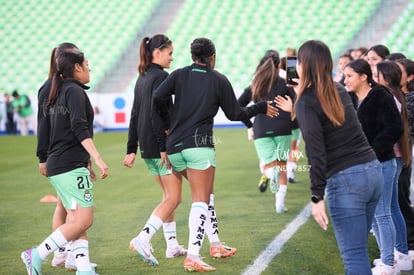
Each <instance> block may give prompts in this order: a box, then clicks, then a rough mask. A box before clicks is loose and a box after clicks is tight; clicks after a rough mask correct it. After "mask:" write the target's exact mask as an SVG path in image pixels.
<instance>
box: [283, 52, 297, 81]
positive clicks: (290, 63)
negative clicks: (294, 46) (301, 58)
mask: <svg viewBox="0 0 414 275" xmlns="http://www.w3.org/2000/svg"><path fill="white" fill-rule="evenodd" d="M296 63H297V58H296V56H288V57H287V59H286V83H287V84H291V85H297V84H298V83H296V82H294V81H292V79H293V78H299V76H298V73H297V72H296Z"/></svg>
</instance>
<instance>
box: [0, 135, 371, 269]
mask: <svg viewBox="0 0 414 275" xmlns="http://www.w3.org/2000/svg"><path fill="white" fill-rule="evenodd" d="M0 140H1V145H0V156H1V158H0V187H1V193H0V205H1V207H0V236H1V238H0V274H25V268H24V265H23V263H22V262H21V260H20V253H21V251H23V250H24V249H27V248H29V247H32V246H36V245H38V244H39V243H40V242H41V241H42V240H43V239H44V238H45V237H47V236H48V235H49V234H50V233H51V218H52V213H53V210H54V206H55V205H54V204H53V203H40V202H39V200H40V198H41V197H43V196H44V195H46V194H54V190H53V188H52V187H51V185H50V184H49V182H48V180H47V179H46V178H44V177H43V176H41V175H40V174H39V172H38V162H37V158H36V156H35V145H36V138H35V137H33V136H29V137H16V136H12V137H10V136H5V137H1V138H0ZM126 141H127V133H126V132H119V133H101V134H97V135H96V136H95V143H96V145H97V147H98V150H99V151H100V153H101V155H102V156H103V158H104V160H105V161H106V163H107V164H108V166H109V177H108V178H107V179H105V180H98V181H97V182H96V183H95V185H94V195H95V219H94V225H93V227H92V228H91V229H90V230H89V232H88V235H89V242H90V256H91V260H92V261H93V262H96V263H98V272H99V274H100V275H105V274H111V275H118V274H122V275H129V274H131V275H132V274H177V273H184V269H183V261H184V259H183V258H176V259H168V260H167V259H165V258H164V254H165V241H164V237H163V234H162V230H161V231H160V232H158V233H157V234H156V235H155V236H154V238H153V240H152V245H153V247H154V249H155V252H154V255H155V257H157V259H158V260H159V263H160V265H159V266H156V267H150V266H146V265H145V264H144V263H143V262H142V260H141V259H140V258H139V257H138V256H137V255H136V254H134V253H133V252H131V251H130V250H128V244H129V241H130V239H131V238H133V237H134V236H135V235H136V234H137V233H138V232H139V231H140V230H141V228H142V226H143V225H144V223H145V221H146V220H147V219H148V217H149V215H150V214H151V212H152V210H153V208H154V207H155V206H156V205H157V204H158V203H159V201H160V198H161V192H160V189H159V187H158V186H157V184H156V183H155V181H154V180H153V179H152V177H151V176H150V175H149V173H148V171H147V169H146V167H145V165H144V163H143V162H142V160H141V159H137V162H136V164H135V167H133V168H132V169H128V168H126V167H124V166H122V163H121V162H122V160H123V158H124V156H125V152H126ZM215 142H216V154H217V166H218V168H217V170H216V181H215V193H216V197H215V205H216V210H217V215H218V219H219V228H220V239H221V240H222V241H224V242H226V243H227V244H228V245H231V246H234V247H237V249H238V253H237V254H236V255H235V256H234V257H232V258H229V259H219V260H217V259H211V258H210V256H209V255H208V249H209V244H208V240H207V239H205V242H204V245H203V248H202V251H201V254H202V255H203V256H205V257H206V258H205V261H206V262H207V263H209V264H211V265H213V266H214V267H216V268H217V271H216V272H215V274H240V273H242V272H243V271H244V270H245V269H246V268H247V267H248V266H249V265H250V264H252V263H253V261H254V259H255V258H256V257H257V256H258V255H259V254H260V253H261V252H262V250H263V249H264V248H265V247H266V246H267V245H268V244H269V243H270V242H271V241H272V240H273V239H274V237H275V236H276V235H278V234H279V233H280V232H281V231H282V230H283V229H284V228H285V227H286V225H287V224H288V223H289V222H290V221H292V220H293V219H294V218H295V217H296V216H297V215H298V214H299V213H300V211H301V210H302V209H303V208H304V207H305V206H306V205H307V204H308V203H309V197H310V195H309V194H310V191H309V174H308V172H306V171H302V172H297V173H296V177H297V178H298V180H299V181H300V182H299V183H295V184H290V185H289V187H288V193H287V197H286V207H287V208H288V209H289V211H288V212H287V213H284V214H276V213H275V208H274V195H273V194H272V193H271V192H270V191H269V190H267V192H265V193H260V192H259V190H258V188H257V183H258V180H259V178H260V173H259V169H258V160H257V156H256V153H255V150H254V146H253V143H252V142H251V141H248V140H247V133H246V130H245V129H238V128H235V129H233V128H232V129H216V130H215ZM301 151H302V152H304V149H303V143H302V144H301ZM303 165H306V159H305V158H300V159H299V167H304V166H303ZM190 203H191V198H190V193H189V187H188V184H187V182H185V181H184V182H183V202H182V204H181V205H180V206H179V207H178V209H177V210H176V221H177V232H178V240H179V242H180V243H181V244H183V245H185V246H187V238H188V236H187V235H188V228H187V219H188V213H189V209H190ZM377 257H378V249H377V247H376V243H375V241H374V240H373V238H372V236H370V258H371V259H374V258H377ZM51 259H52V257H51V256H49V258H48V260H47V262H45V264H44V265H43V274H44V275H48V274H68V273H67V272H66V271H65V270H64V269H63V268H52V267H51V266H50V262H51ZM343 273H344V269H343V264H342V261H341V259H340V257H339V252H338V249H337V245H336V241H335V238H334V235H333V231H332V226H331V225H330V226H329V228H328V230H327V231H326V232H325V231H323V230H321V229H320V228H319V226H318V225H317V224H316V223H315V222H314V221H313V219H312V218H310V219H309V220H308V221H307V222H306V223H305V224H304V225H303V226H302V227H301V228H300V229H299V230H298V232H297V233H296V234H295V235H294V236H293V238H292V239H290V240H289V241H288V242H287V244H286V245H285V246H284V247H283V248H282V252H281V253H280V254H279V255H277V256H276V257H275V258H274V259H273V260H272V261H271V263H270V265H269V266H268V268H267V269H266V270H265V271H264V272H263V273H262V274H343Z"/></svg>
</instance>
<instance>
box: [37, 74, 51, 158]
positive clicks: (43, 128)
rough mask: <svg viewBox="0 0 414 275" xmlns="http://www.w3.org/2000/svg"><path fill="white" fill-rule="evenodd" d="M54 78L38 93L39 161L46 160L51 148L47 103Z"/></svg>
mask: <svg viewBox="0 0 414 275" xmlns="http://www.w3.org/2000/svg"><path fill="white" fill-rule="evenodd" d="M51 86H52V79H51V78H49V79H48V80H47V81H46V82H45V83H44V84H43V85H42V86H41V87H40V89H39V92H38V95H37V101H38V109H37V110H38V111H37V150H36V156H37V157H38V158H39V162H40V163H43V162H46V159H47V150H48V149H49V135H50V125H48V123H49V120H48V119H47V109H46V103H47V99H48V98H49V93H50V88H51Z"/></svg>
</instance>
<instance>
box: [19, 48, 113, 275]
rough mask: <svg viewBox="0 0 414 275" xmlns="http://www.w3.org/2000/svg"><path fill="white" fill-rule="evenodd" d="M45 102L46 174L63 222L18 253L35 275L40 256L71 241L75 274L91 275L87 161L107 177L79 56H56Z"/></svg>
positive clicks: (76, 52)
mask: <svg viewBox="0 0 414 275" xmlns="http://www.w3.org/2000/svg"><path fill="white" fill-rule="evenodd" d="M56 60H57V68H58V71H57V72H56V73H54V75H53V79H52V88H51V91H50V95H49V98H48V103H47V108H48V112H47V114H48V116H47V119H48V123H46V124H45V125H47V126H48V127H50V129H49V132H50V137H49V149H48V152H47V163H46V170H47V175H48V177H49V179H50V181H51V183H52V185H53V187H54V188H55V190H56V192H57V194H58V195H59V197H60V198H61V200H62V203H63V205H64V207H65V208H66V211H67V219H66V222H65V223H64V224H62V225H61V226H59V228H58V229H56V230H55V231H54V232H53V233H52V234H51V235H50V236H49V237H47V238H46V239H45V240H44V241H43V242H42V243H41V244H40V245H39V246H37V247H36V248H32V249H28V250H25V251H24V252H22V255H21V256H22V259H23V262H24V263H25V265H26V268H27V271H28V274H41V273H42V271H41V269H42V262H43V260H44V259H46V257H47V256H48V255H49V254H50V253H52V252H54V251H56V250H57V249H59V248H61V247H63V246H64V245H66V244H67V243H68V241H72V243H71V248H72V250H73V252H74V253H75V262H76V267H77V271H78V272H79V273H81V274H85V275H94V274H95V271H94V269H93V268H92V266H91V264H90V261H89V248H88V240H87V235H86V231H87V229H88V228H89V227H90V226H92V223H93V204H94V199H93V193H92V189H93V183H92V180H94V173H93V171H92V169H91V165H90V158H91V157H92V158H93V159H94V161H95V164H96V165H97V166H98V167H99V169H100V178H102V179H103V178H106V177H107V175H108V166H107V165H106V164H105V162H104V161H103V160H102V158H101V156H100V154H99V152H98V150H97V149H96V147H95V145H94V143H93V140H92V136H93V128H92V124H93V109H92V106H91V104H90V101H89V99H88V96H87V95H86V93H85V89H87V88H88V87H87V86H85V84H86V83H88V82H89V66H88V61H87V59H85V57H84V55H83V53H82V52H80V51H79V50H76V49H73V50H70V51H69V50H68V51H63V52H61V53H59V55H58V56H57V59H56Z"/></svg>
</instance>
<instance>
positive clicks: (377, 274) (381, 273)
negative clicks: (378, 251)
mask: <svg viewBox="0 0 414 275" xmlns="http://www.w3.org/2000/svg"><path fill="white" fill-rule="evenodd" d="M371 271H372V275H397V274H399V272H398V273H397V272H396V269H395V268H394V267H393V266H390V265H386V264H384V263H383V262H380V263H378V264H377V266H376V267H374V268H373V269H371Z"/></svg>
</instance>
